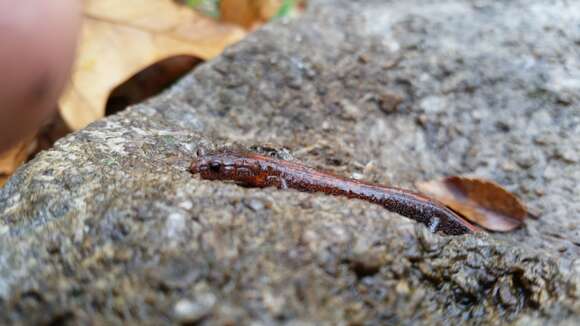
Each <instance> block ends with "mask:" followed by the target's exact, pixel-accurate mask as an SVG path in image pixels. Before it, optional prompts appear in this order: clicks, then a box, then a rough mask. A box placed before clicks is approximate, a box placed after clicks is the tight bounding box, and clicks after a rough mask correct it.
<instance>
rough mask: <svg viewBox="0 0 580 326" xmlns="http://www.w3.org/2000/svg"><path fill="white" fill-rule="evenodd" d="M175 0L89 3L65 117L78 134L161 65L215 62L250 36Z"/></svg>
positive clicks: (65, 98) (63, 107)
mask: <svg viewBox="0 0 580 326" xmlns="http://www.w3.org/2000/svg"><path fill="white" fill-rule="evenodd" d="M245 34H246V32H245V31H244V30H243V29H242V28H240V27H236V26H233V25H228V24H225V23H220V22H216V21H214V20H213V19H211V18H208V17H205V16H203V15H201V14H198V13H196V12H195V11H193V10H191V9H190V8H188V7H185V6H180V5H179V4H177V3H175V2H174V1H172V0H86V1H85V9H84V21H83V29H82V33H81V38H80V44H79V50H78V57H77V60H76V63H75V65H74V67H73V73H72V77H71V83H70V85H69V87H68V89H67V91H66V92H65V94H64V95H63V96H62V97H61V99H60V101H59V104H60V108H61V111H60V112H61V115H62V116H63V118H64V120H65V121H66V123H67V124H68V125H69V126H70V127H72V128H73V129H79V128H82V127H84V126H85V125H87V124H88V123H90V122H92V121H94V120H96V119H99V118H101V117H103V116H104V114H105V104H106V102H107V98H108V96H109V93H110V92H111V90H113V89H114V88H115V87H117V86H118V85H119V84H121V83H123V82H124V81H125V80H127V79H129V78H130V77H131V76H133V75H134V74H135V73H137V72H138V71H140V70H142V69H144V68H146V67H148V66H150V65H152V64H153V63H155V62H158V61H160V60H163V59H166V58H169V57H173V56H179V55H191V56H194V57H197V58H200V59H203V60H207V59H210V58H213V57H215V56H217V55H218V54H220V53H221V52H222V51H223V49H224V48H225V47H226V46H228V45H230V44H232V43H235V42H237V41H239V40H241V39H242V38H243V37H244V36H245Z"/></svg>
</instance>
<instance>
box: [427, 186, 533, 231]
mask: <svg viewBox="0 0 580 326" xmlns="http://www.w3.org/2000/svg"><path fill="white" fill-rule="evenodd" d="M416 185H417V188H419V190H420V191H422V192H424V193H426V194H428V195H430V196H431V197H433V198H435V199H437V200H439V201H441V202H442V203H443V204H445V205H447V206H449V207H450V208H451V209H453V210H454V211H456V212H458V213H460V214H461V215H463V216H464V217H465V218H467V219H468V220H470V221H472V222H474V223H477V224H479V225H481V226H482V227H484V228H486V229H488V230H490V231H499V232H507V231H512V230H514V229H516V228H518V227H519V226H520V225H522V223H523V222H524V220H525V218H526V217H527V215H528V211H527V209H526V208H525V206H524V205H523V203H522V202H521V201H520V200H518V199H517V198H516V197H515V196H514V195H513V194H512V193H510V192H509V191H507V190H505V189H504V188H503V187H501V186H500V185H498V184H496V183H495V182H492V181H489V180H484V179H477V178H465V177H458V176H452V177H447V178H443V179H441V180H433V181H426V182H417V184H416Z"/></svg>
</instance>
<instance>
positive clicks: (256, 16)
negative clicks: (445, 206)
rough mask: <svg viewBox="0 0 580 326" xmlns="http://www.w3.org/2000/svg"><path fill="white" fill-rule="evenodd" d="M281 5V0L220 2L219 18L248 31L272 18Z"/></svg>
mask: <svg viewBox="0 0 580 326" xmlns="http://www.w3.org/2000/svg"><path fill="white" fill-rule="evenodd" d="M282 3H283V0H221V1H220V18H221V20H223V21H226V22H230V23H234V24H238V25H240V26H244V27H245V28H248V29H250V28H252V27H254V26H256V25H259V24H262V23H264V22H266V21H268V20H269V19H270V18H272V17H274V15H276V13H277V12H278V9H280V6H281V5H282Z"/></svg>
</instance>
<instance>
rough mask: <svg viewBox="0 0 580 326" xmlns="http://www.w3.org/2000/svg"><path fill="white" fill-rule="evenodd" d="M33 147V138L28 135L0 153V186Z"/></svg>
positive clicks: (23, 160) (24, 159)
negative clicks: (25, 138)
mask: <svg viewBox="0 0 580 326" xmlns="http://www.w3.org/2000/svg"><path fill="white" fill-rule="evenodd" d="M34 147H35V141H34V138H32V137H29V138H28V139H27V140H24V141H22V142H20V143H18V144H16V146H14V147H12V148H11V149H10V150H8V151H6V152H3V153H1V154H0V187H2V186H3V185H4V183H6V181H7V180H8V178H9V177H10V175H12V173H14V171H15V170H16V169H17V168H18V167H19V166H20V165H22V164H23V163H24V162H25V161H26V158H28V155H29V154H30V153H31V152H32V150H33V149H34Z"/></svg>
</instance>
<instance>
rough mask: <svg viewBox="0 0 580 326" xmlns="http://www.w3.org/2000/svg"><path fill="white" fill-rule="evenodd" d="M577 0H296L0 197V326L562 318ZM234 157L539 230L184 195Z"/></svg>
mask: <svg viewBox="0 0 580 326" xmlns="http://www.w3.org/2000/svg"><path fill="white" fill-rule="evenodd" d="M578 21H580V3H577V2H573V1H563V0H562V1H547V0H546V1H542V0H526V1H524V0H520V1H491V0H473V1H461V0H449V1H443V2H441V1H428V0H413V1H403V0H401V1H358V2H357V1H346V0H345V1H338V0H337V1H320V0H319V1H315V0H312V1H311V8H310V9H309V10H308V12H307V13H306V14H305V15H304V16H303V17H301V18H299V19H296V20H294V21H290V22H279V23H274V24H271V25H269V26H266V27H264V28H263V29H261V30H260V31H258V32H256V33H255V34H254V35H252V36H250V37H249V38H248V39H247V40H245V41H244V42H242V43H241V44H239V45H237V46H235V47H233V48H232V49H229V50H228V51H226V53H225V54H224V55H223V56H221V57H220V58H218V59H216V60H214V61H212V62H208V63H206V64H204V65H203V66H200V67H199V68H197V69H196V70H195V71H194V72H193V73H192V74H191V75H189V76H188V77H187V78H185V79H184V80H183V81H182V82H180V83H179V84H178V85H176V86H175V87H173V88H172V89H171V90H170V91H168V92H166V93H165V94H164V95H162V96H160V97H157V98H155V99H153V100H151V101H149V102H147V103H144V104H143V105H139V106H136V107H133V108H131V109H129V110H127V111H126V112H123V113H121V114H119V115H116V116H113V117H110V118H107V119H104V120H102V121H99V122H97V123H94V124H92V125H91V126H89V127H88V128H86V129H84V130H82V131H79V132H77V133H75V134H72V135H71V136H69V137H67V138H65V139H63V140H61V141H60V142H59V143H58V144H57V145H56V146H55V148H54V149H52V150H50V151H47V152H44V153H42V154H40V155H39V156H38V157H37V158H36V159H34V160H33V161H32V162H30V163H28V164H27V165H26V166H24V167H23V168H21V169H20V170H19V171H18V173H17V174H16V175H15V176H14V177H13V178H12V179H11V181H10V182H9V183H8V184H7V185H6V186H5V187H4V188H3V189H1V190H0V323H2V324H5V323H23V324H36V323H39V322H44V323H51V322H53V323H54V322H72V323H75V324H78V323H86V322H89V321H92V322H94V323H139V324H143V323H146V324H160V323H167V322H170V323H189V324H194V323H202V324H203V323H208V324H237V323H250V322H254V323H255V324H283V323H291V324H324V323H327V324H340V323H342V324H345V323H354V324H380V323H400V324H415V323H421V324H426V323H429V324H448V323H458V322H464V321H466V320H469V321H470V322H471V323H483V324H488V323H492V324H497V323H502V322H515V323H518V324H525V325H530V324H538V325H540V324H544V323H545V322H551V323H556V322H560V323H569V324H574V323H577V322H579V318H578V314H579V312H580V306H579V305H578V303H577V302H576V298H577V297H578V295H579V293H578V291H579V289H580V287H579V285H580V261H578V260H576V258H575V257H576V256H577V255H578V254H579V253H580V238H579V237H578V235H579V232H580V225H579V222H578V221H579V219H578V218H579V217H580V202H579V201H578V198H580V186H579V185H580V155H579V152H580V141H579V140H580V79H579V78H578V76H580V45H579V44H580V28H579V26H578ZM233 142H236V143H239V144H240V146H246V147H252V148H255V149H256V150H258V151H263V152H274V153H276V154H278V155H285V156H287V157H290V158H293V159H296V160H299V161H301V162H306V163H307V164H310V165H313V166H317V167H321V168H325V169H328V170H333V171H334V172H336V173H339V174H343V175H351V174H354V173H360V174H363V176H364V178H365V179H367V180H371V181H376V182H380V183H385V184H395V185H400V186H403V187H408V188H412V187H413V182H414V181H417V180H425V179H431V178H434V177H438V176H442V175H446V174H469V175H477V176H481V177H486V178H490V179H493V180H496V181H497V182H500V183H502V184H503V185H505V186H507V187H508V188H509V189H510V190H513V191H514V192H516V193H517V194H518V195H519V196H520V197H522V198H523V199H524V200H525V201H526V202H527V203H529V205H530V206H531V208H532V209H533V210H534V211H535V212H537V213H539V214H540V215H541V216H542V218H541V219H540V220H538V221H529V222H528V223H527V226H526V227H525V228H523V229H521V230H518V231H517V232H515V233H511V234H506V235H501V234H489V235H475V236H461V237H442V236H439V235H434V234H430V233H428V232H427V231H426V230H425V228H423V227H422V226H419V225H415V224H414V223H413V222H411V221H409V220H407V219H404V218H402V217H400V216H398V215H395V214H391V213H388V212H386V211H385V210H383V209H381V207H378V206H375V205H372V204H368V203H364V202H361V201H357V200H347V199H344V198H331V197H328V196H324V195H321V194H304V193H297V192H294V191H278V190H275V189H247V188H242V187H238V186H236V185H233V184H226V183H220V182H209V181H200V180H198V179H197V178H193V177H192V176H191V175H190V174H189V173H188V172H187V168H188V166H189V164H190V161H191V160H192V158H194V156H195V154H194V153H195V152H196V149H197V148H199V147H205V148H208V147H209V148H212V147H216V146H222V145H224V144H230V143H233Z"/></svg>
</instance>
